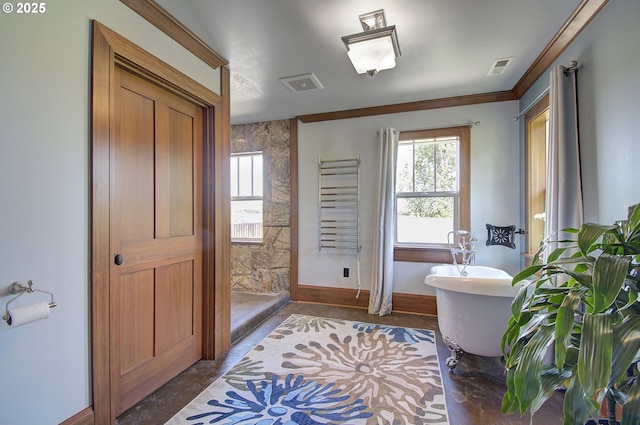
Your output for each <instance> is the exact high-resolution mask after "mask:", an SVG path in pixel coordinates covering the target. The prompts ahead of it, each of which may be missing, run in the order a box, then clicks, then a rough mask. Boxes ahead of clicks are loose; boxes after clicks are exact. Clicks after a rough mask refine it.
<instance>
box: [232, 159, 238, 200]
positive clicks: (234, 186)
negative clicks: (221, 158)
mask: <svg viewBox="0 0 640 425" xmlns="http://www.w3.org/2000/svg"><path fill="white" fill-rule="evenodd" d="M231 196H238V157H235V156H232V157H231Z"/></svg>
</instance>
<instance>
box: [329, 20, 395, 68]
mask: <svg viewBox="0 0 640 425" xmlns="http://www.w3.org/2000/svg"><path fill="white" fill-rule="evenodd" d="M342 41H343V42H344V45H345V47H346V48H347V55H348V56H349V59H350V60H351V63H352V64H353V67H354V68H355V70H356V72H357V73H358V74H365V73H367V74H369V75H375V74H376V73H377V72H378V71H382V70H384V69H390V68H393V67H395V66H396V58H397V57H398V56H400V46H399V45H398V38H397V36H396V28H395V26H390V27H385V28H377V29H373V30H369V31H364V32H361V33H358V34H352V35H347V36H344V37H342Z"/></svg>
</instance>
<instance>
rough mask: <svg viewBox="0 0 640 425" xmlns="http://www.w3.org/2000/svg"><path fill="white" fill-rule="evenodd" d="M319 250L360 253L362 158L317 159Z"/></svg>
mask: <svg viewBox="0 0 640 425" xmlns="http://www.w3.org/2000/svg"><path fill="white" fill-rule="evenodd" d="M318 181H319V185H318V186H319V190H318V206H319V211H318V217H319V223H318V224H319V233H318V249H319V250H323V249H337V250H351V251H355V252H356V253H359V252H360V222H359V216H360V214H359V212H360V211H359V210H360V157H359V156H358V157H357V158H353V159H337V160H322V159H319V160H318Z"/></svg>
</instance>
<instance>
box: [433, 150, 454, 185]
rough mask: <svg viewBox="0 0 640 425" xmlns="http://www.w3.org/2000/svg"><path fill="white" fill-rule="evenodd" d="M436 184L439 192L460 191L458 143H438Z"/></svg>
mask: <svg viewBox="0 0 640 425" xmlns="http://www.w3.org/2000/svg"><path fill="white" fill-rule="evenodd" d="M436 158H437V160H436V177H435V178H436V182H435V183H436V185H435V190H436V191H437V192H442V191H445V192H446V191H451V192H457V191H458V182H457V180H458V143H457V142H441V143H438V148H437V153H436Z"/></svg>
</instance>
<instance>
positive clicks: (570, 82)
mask: <svg viewBox="0 0 640 425" xmlns="http://www.w3.org/2000/svg"><path fill="white" fill-rule="evenodd" d="M576 73H577V70H576V69H574V70H571V71H569V72H567V71H566V68H565V67H563V66H556V67H555V68H553V69H552V70H551V81H550V86H549V142H548V143H549V145H548V146H547V192H546V199H545V236H551V238H550V239H551V240H558V239H559V240H562V239H565V238H566V236H567V235H566V234H564V232H562V231H561V230H562V229H565V228H567V227H573V228H580V226H581V225H582V223H583V209H582V181H581V180H582V179H581V173H580V140H579V133H578V99H577V74H576ZM556 233H557V235H556ZM556 236H557V237H556ZM557 246H558V245H557V244H555V243H552V244H551V245H550V246H549V247H548V251H547V252H548V253H550V252H551V251H553V249H555V248H556V247H557Z"/></svg>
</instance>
